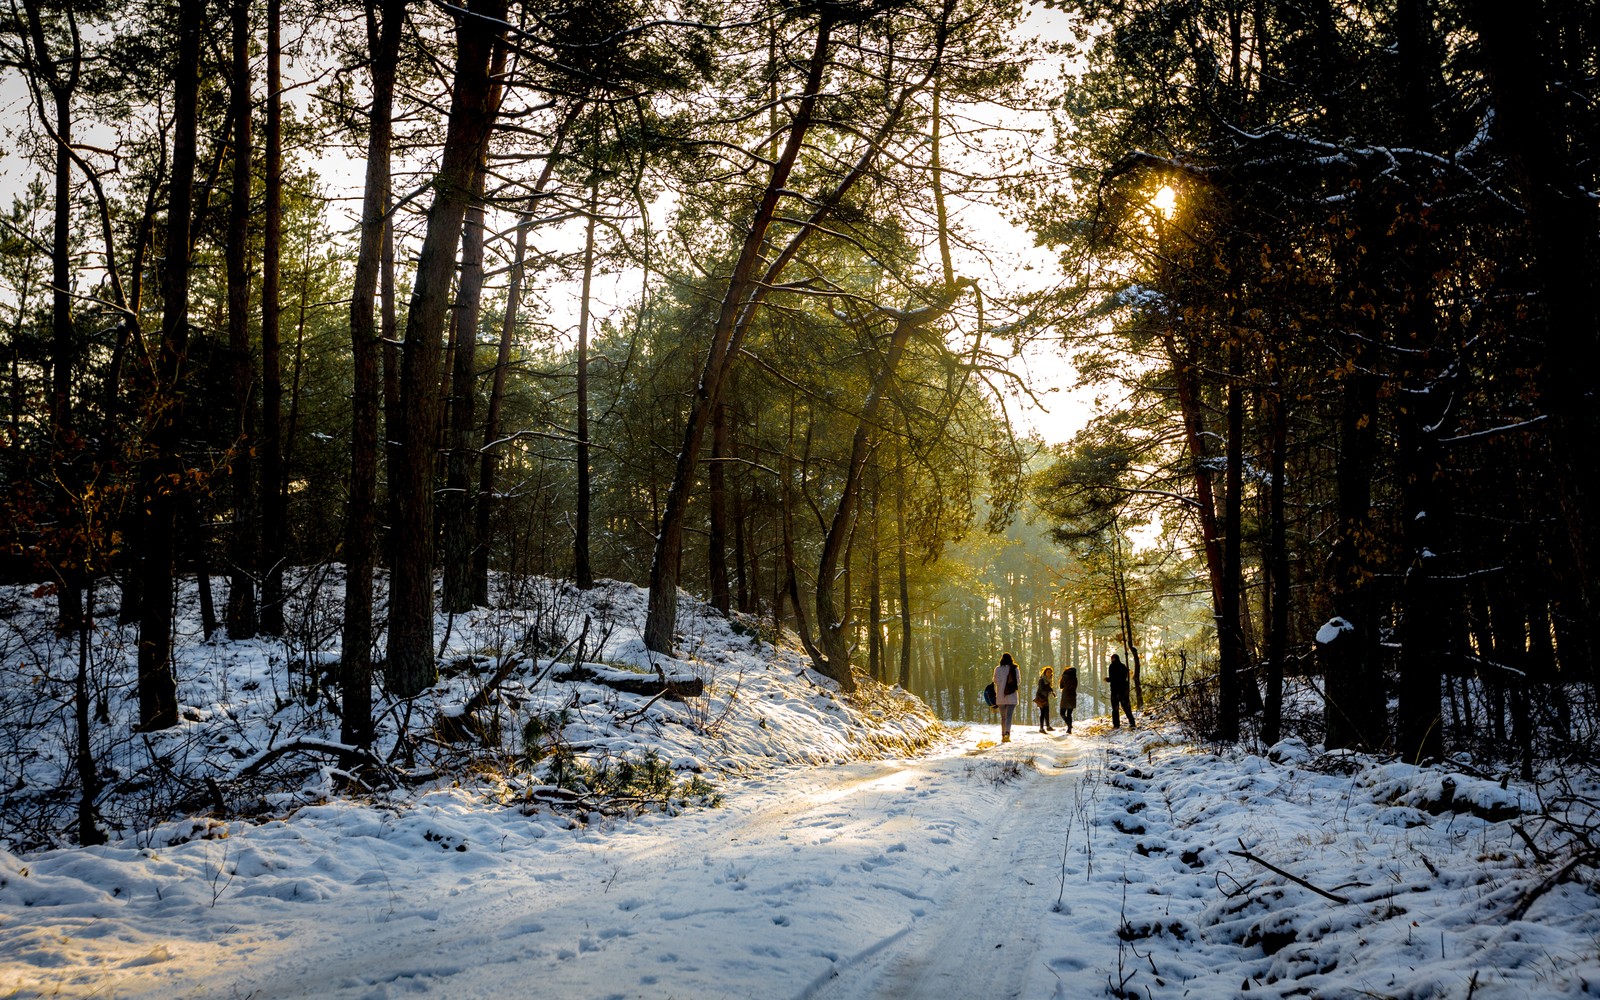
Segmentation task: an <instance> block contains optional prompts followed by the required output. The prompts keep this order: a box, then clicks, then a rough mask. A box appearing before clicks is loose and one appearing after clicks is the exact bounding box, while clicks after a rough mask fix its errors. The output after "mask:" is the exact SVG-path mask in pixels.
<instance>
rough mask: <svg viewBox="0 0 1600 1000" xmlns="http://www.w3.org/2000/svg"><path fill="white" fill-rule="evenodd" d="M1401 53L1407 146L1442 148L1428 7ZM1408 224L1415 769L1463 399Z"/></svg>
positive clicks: (1411, 754) (1433, 691) (1400, 728)
mask: <svg viewBox="0 0 1600 1000" xmlns="http://www.w3.org/2000/svg"><path fill="white" fill-rule="evenodd" d="M1396 13H1397V18H1396V22H1397V23H1396V37H1397V50H1398V52H1397V54H1398V57H1399V60H1400V70H1401V78H1402V80H1403V81H1404V84H1405V89H1406V92H1407V93H1408V94H1409V95H1410V99H1409V100H1407V101H1406V102H1405V106H1404V108H1403V112H1404V113H1403V116H1402V119H1401V132H1402V136H1401V137H1402V141H1404V142H1405V144H1406V145H1407V146H1410V147H1412V148H1416V149H1430V148H1433V133H1434V125H1433V117H1432V116H1433V99H1432V96H1431V95H1432V94H1433V93H1434V92H1435V90H1436V88H1435V86H1434V73H1436V72H1437V67H1438V61H1437V56H1436V54H1435V52H1434V48H1435V46H1434V45H1433V44H1432V38H1431V35H1432V27H1431V25H1432V17H1431V14H1430V12H1429V11H1428V5H1427V2H1426V0H1402V2H1401V3H1400V4H1399V7H1398V10H1397V12H1396ZM1401 209H1402V211H1403V213H1404V215H1403V217H1402V218H1401V219H1400V220H1398V221H1397V222H1396V223H1395V224H1394V225H1393V226H1391V227H1390V232H1392V233H1395V234H1396V235H1397V236H1399V237H1401V238H1400V239H1398V240H1397V241H1396V242H1397V244H1398V245H1400V246H1404V247H1413V248H1415V249H1414V250H1413V251H1412V252H1411V253H1410V254H1409V255H1408V258H1409V259H1407V260H1405V261H1403V264H1404V265H1405V266H1403V267H1401V268H1398V269H1396V271H1395V272H1394V273H1392V280H1394V281H1395V282H1396V285H1397V288H1398V290H1399V291H1400V294H1401V295H1402V303H1403V308H1402V311H1401V317H1400V320H1399V325H1398V329H1397V330H1396V333H1397V334H1398V336H1399V338H1400V341H1401V343H1402V345H1403V346H1404V348H1405V350H1404V351H1403V352H1402V353H1401V354H1400V358H1401V363H1400V364H1401V379H1400V397H1401V403H1400V412H1399V415H1398V423H1399V435H1398V437H1399V441H1398V443H1399V472H1400V479H1401V484H1402V485H1401V489H1402V507H1401V510H1402V525H1403V526H1402V533H1403V536H1404V542H1405V548H1406V550H1407V553H1408V556H1409V565H1408V566H1407V567H1406V575H1405V580H1404V581H1403V583H1402V589H1401V604H1402V610H1401V619H1400V682H1399V688H1398V690H1397V691H1396V696H1397V697H1396V700H1397V702H1398V706H1397V712H1396V718H1395V738H1396V740H1397V741H1398V743H1399V749H1400V753H1401V755H1402V757H1403V758H1404V759H1406V760H1410V761H1413V762H1421V761H1423V760H1430V759H1431V760H1437V759H1439V758H1440V757H1441V756H1442V754H1443V748H1444V738H1443V737H1444V734H1443V728H1444V715H1443V703H1442V695H1441V693H1440V681H1441V678H1442V677H1443V664H1444V661H1445V656H1446V653H1447V650H1446V644H1447V643H1448V639H1447V635H1448V626H1447V621H1448V617H1447V616H1448V615H1449V611H1448V607H1447V602H1446V601H1445V599H1444V594H1443V587H1442V586H1441V581H1440V579H1439V570H1440V559H1441V558H1443V556H1444V553H1445V551H1446V550H1447V548H1448V547H1447V546H1446V545H1443V544H1441V542H1442V534H1441V532H1442V531H1443V530H1444V529H1445V528H1446V524H1447V522H1448V521H1449V520H1450V516H1449V513H1448V511H1447V509H1446V506H1445V501H1444V496H1443V492H1442V491H1441V490H1440V489H1438V484H1439V477H1440V473H1441V471H1442V470H1441V460H1442V448H1441V444H1440V437H1441V435H1442V434H1443V433H1444V432H1445V428H1446V427H1447V426H1448V420H1447V413H1448V410H1449V408H1450V406H1451V403H1452V401H1453V400H1454V399H1455V392H1454V387H1453V385H1451V382H1452V381H1453V380H1452V379H1451V378H1449V377H1447V376H1441V375H1440V374H1438V372H1439V369H1440V368H1441V367H1446V368H1448V369H1449V370H1454V369H1455V367H1456V365H1455V364H1453V363H1450V364H1447V365H1445V366H1441V365H1440V363H1439V362H1440V357H1439V355H1440V352H1439V346H1440V344H1439V340H1440V337H1439V331H1438V329H1437V318H1436V316H1435V312H1436V310H1435V309H1434V307H1433V303H1434V302H1435V301H1436V295H1435V291H1434V280H1433V269H1434V260H1435V256H1434V254H1433V253H1432V251H1431V246H1430V245H1431V243H1432V240H1431V239H1430V236H1431V234H1430V233H1428V232H1427V231H1426V230H1425V229H1424V227H1423V225H1422V223H1421V219H1422V217H1423V215H1424V213H1425V210H1426V206H1425V205H1424V204H1423V202H1422V199H1421V198H1413V199H1411V200H1409V201H1407V202H1405V203H1402V205H1401Z"/></svg>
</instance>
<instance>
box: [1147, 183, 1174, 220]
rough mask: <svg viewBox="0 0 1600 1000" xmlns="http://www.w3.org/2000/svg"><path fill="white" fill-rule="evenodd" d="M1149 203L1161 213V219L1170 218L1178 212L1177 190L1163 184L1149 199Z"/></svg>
mask: <svg viewBox="0 0 1600 1000" xmlns="http://www.w3.org/2000/svg"><path fill="white" fill-rule="evenodd" d="M1150 204H1151V205H1152V206H1154V208H1155V210H1156V211H1158V212H1160V213H1161V217H1162V218H1163V219H1170V218H1172V217H1173V216H1174V215H1176V214H1178V192H1176V191H1174V190H1172V188H1171V187H1169V186H1167V185H1165V184H1163V185H1162V186H1161V190H1159V191H1157V192H1156V193H1155V196H1154V197H1152V198H1151V199H1150Z"/></svg>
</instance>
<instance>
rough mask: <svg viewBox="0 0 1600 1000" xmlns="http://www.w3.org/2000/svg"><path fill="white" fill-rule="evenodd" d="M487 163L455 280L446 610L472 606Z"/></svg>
mask: <svg viewBox="0 0 1600 1000" xmlns="http://www.w3.org/2000/svg"><path fill="white" fill-rule="evenodd" d="M486 169H487V164H486V163H483V162H480V163H479V164H478V168H477V172H476V176H474V177H473V179H472V203H471V204H470V205H469V206H468V207H467V212H466V218H465V227H464V229H463V231H462V234H461V276H460V279H459V280H458V283H457V285H456V309H455V322H454V324H453V325H454V329H455V331H456V337H455V341H456V346H455V351H454V352H453V355H452V362H453V364H452V369H453V371H452V372H451V375H450V387H451V389H450V426H449V429H448V431H447V441H448V446H447V447H448V458H447V460H446V473H445V488H444V495H443V496H442V497H441V498H440V501H439V507H438V510H439V519H440V521H441V522H442V524H441V532H440V533H441V536H442V541H441V544H442V546H443V549H444V552H443V557H444V558H443V562H444V586H443V590H442V591H441V600H440V603H441V605H442V606H443V608H444V610H445V611H447V612H449V613H450V614H460V613H462V612H464V611H469V610H471V608H472V550H473V548H475V545H474V541H473V528H474V526H475V523H476V519H475V508H476V504H475V503H474V501H473V497H472V493H471V489H472V482H471V480H472V460H473V458H475V457H476V456H477V448H476V443H475V442H474V441H473V437H474V432H475V431H476V430H477V429H478V421H477V401H478V379H477V372H478V321H479V318H480V316H481V314H482V303H483V191H484V183H485V172H486Z"/></svg>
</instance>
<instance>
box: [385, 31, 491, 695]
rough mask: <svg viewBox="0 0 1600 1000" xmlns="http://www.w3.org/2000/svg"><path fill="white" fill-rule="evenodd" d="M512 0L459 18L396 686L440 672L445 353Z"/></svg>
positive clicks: (412, 339)
mask: <svg viewBox="0 0 1600 1000" xmlns="http://www.w3.org/2000/svg"><path fill="white" fill-rule="evenodd" d="M505 14H506V0H469V5H468V9H467V12H466V13H465V14H464V15H462V16H460V17H458V19H457V22H456V63H455V73H454V82H453V84H452V87H451V99H450V119H449V125H448V127H447V129H446V134H445V143H444V156H443V160H442V162H441V163H440V166H439V171H438V173H437V174H436V175H435V177H434V181H433V188H434V197H433V204H432V205H431V207H430V208H429V210H428V227H427V234H426V235H425V236H424V238H423V243H422V250H421V253H420V254H419V256H418V258H417V271H416V279H415V283H414V285H413V288H412V293H411V308H410V310H409V311H408V313H407V315H406V336H405V346H404V350H403V352H402V357H401V362H400V393H401V410H402V413H401V420H402V424H401V427H399V428H398V429H397V430H398V431H399V434H400V451H401V454H400V459H401V461H400V466H399V468H397V469H394V470H392V475H391V476H390V479H391V482H392V484H393V485H392V488H393V490H394V492H395V494H396V497H397V500H398V502H397V504H396V507H397V510H396V522H395V524H394V528H393V533H394V538H393V543H394V544H393V550H394V552H393V554H394V566H393V572H392V576H391V579H392V583H391V591H390V598H389V661H388V669H389V683H390V687H391V688H392V689H393V690H394V691H395V693H396V694H399V695H401V696H402V697H409V696H412V695H415V694H418V693H419V692H421V691H422V690H423V689H425V688H427V687H428V686H429V685H431V684H432V683H433V681H434V678H435V676H436V673H437V670H436V666H435V663H434V652H433V551H434V544H433V527H434V525H433V521H434V518H433V464H434V458H435V453H436V450H437V448H436V444H435V441H436V438H435V435H436V434H437V431H438V427H439V403H440V400H439V355H440V343H439V342H440V337H441V335H442V334H443V333H444V326H445V311H446V309H447V308H448V304H449V295H450V282H451V278H452V277H453V275H454V271H455V253H456V248H457V246H459V245H460V242H461V229H462V224H463V220H464V217H465V215H466V210H467V205H468V203H469V202H470V201H471V200H472V183H473V180H472V179H473V175H474V173H475V172H476V171H477V169H478V164H479V163H480V162H481V161H482V159H483V155H484V149H485V147H486V145H487V143H488V139H489V132H490V130H491V129H492V127H493V124H494V115H493V113H492V111H491V90H492V81H491V80H490V76H489V64H490V57H491V55H492V53H493V49H494V47H495V43H496V40H497V38H498V37H499V33H500V28H499V25H500V24H502V23H503V22H504V21H505Z"/></svg>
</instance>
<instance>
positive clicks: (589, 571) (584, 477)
mask: <svg viewBox="0 0 1600 1000" xmlns="http://www.w3.org/2000/svg"><path fill="white" fill-rule="evenodd" d="M599 211H600V178H599V176H598V175H596V176H594V177H592V178H590V180H589V209H588V218H587V220H585V224H584V228H583V288H582V290H581V298H580V300H579V303H578V358H577V361H578V372H577V375H578V378H577V383H578V384H577V390H578V393H577V431H578V435H577V437H578V440H577V451H578V455H577V459H578V498H577V499H578V504H577V507H578V509H577V524H576V525H575V528H576V530H575V531H574V533H573V539H572V579H573V582H575V583H576V584H577V585H578V586H579V588H581V589H583V590H588V589H589V588H590V587H593V586H594V567H593V566H592V565H591V564H590V562H589V501H590V497H589V492H590V486H589V464H590V459H589V299H590V296H591V294H592V289H593V284H594V227H595V222H596V219H597V216H598V215H599ZM722 610H723V611H724V612H726V611H727V608H726V607H724V608H723V609H722Z"/></svg>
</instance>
